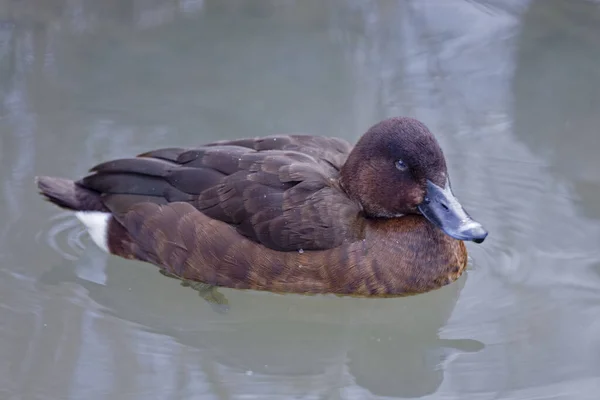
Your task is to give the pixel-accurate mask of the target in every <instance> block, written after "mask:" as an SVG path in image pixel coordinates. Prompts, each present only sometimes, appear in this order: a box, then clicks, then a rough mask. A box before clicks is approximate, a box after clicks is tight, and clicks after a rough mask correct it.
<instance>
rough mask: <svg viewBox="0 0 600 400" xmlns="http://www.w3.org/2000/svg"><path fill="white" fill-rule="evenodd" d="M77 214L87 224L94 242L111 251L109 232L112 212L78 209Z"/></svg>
mask: <svg viewBox="0 0 600 400" xmlns="http://www.w3.org/2000/svg"><path fill="white" fill-rule="evenodd" d="M75 216H76V217H77V218H78V219H79V220H80V221H81V223H83V225H85V227H86V228H87V230H88V233H89V234H90V236H91V237H92V240H93V241H94V243H96V245H97V246H98V247H100V248H101V249H102V250H104V251H106V252H107V253H109V251H108V240H107V239H108V238H107V233H108V221H110V217H111V214H110V213H105V212H100V211H77V212H76V213H75Z"/></svg>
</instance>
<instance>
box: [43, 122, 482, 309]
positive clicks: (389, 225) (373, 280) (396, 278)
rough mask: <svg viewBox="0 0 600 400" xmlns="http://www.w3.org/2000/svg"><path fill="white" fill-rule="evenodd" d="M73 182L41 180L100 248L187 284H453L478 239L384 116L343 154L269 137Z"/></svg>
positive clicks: (406, 138)
mask: <svg viewBox="0 0 600 400" xmlns="http://www.w3.org/2000/svg"><path fill="white" fill-rule="evenodd" d="M90 172H91V174H90V175H88V176H86V177H84V178H82V179H80V180H78V181H72V180H68V179H62V178H54V177H46V176H43V177H38V178H37V184H38V187H39V189H40V191H41V193H42V194H43V195H44V196H46V198H47V199H48V200H49V201H51V202H52V203H54V204H56V205H58V206H60V207H63V208H66V209H69V210H74V211H76V212H77V213H76V215H77V217H78V218H79V219H80V220H81V221H82V222H83V224H84V225H85V226H86V227H87V229H88V231H89V233H90V235H91V237H92V239H93V240H94V242H95V243H96V244H97V245H98V246H100V247H101V248H103V249H105V250H107V251H108V252H110V253H112V254H115V255H118V256H121V257H124V258H128V259H136V260H141V261H147V262H150V263H153V264H155V265H157V266H159V267H160V268H161V270H162V271H163V272H164V273H165V274H167V275H170V276H175V277H177V278H179V279H182V280H183V281H185V282H202V283H204V284H208V285H215V286H224V287H230V288H237V289H255V290H267V291H273V292H280V293H281V292H288V293H289V292H293V293H334V294H338V295H352V296H371V297H383V296H405V295H411V294H417V293H422V292H427V291H430V290H433V289H437V288H439V287H441V286H444V285H446V284H448V283H450V282H452V281H454V280H456V279H457V278H458V277H459V276H460V275H461V274H462V272H463V271H464V269H465V267H466V265H467V250H466V248H465V245H464V243H463V241H466V240H471V241H474V242H477V243H481V242H483V240H484V239H485V237H486V236H487V232H486V231H485V229H484V228H483V227H482V226H481V224H479V223H478V222H475V221H474V220H473V219H471V218H470V217H469V215H468V214H467V213H466V212H465V210H464V209H463V208H462V206H461V205H460V203H459V202H458V201H457V200H456V198H455V197H454V195H453V193H452V190H451V188H450V183H449V179H448V174H447V169H446V161H445V159H444V155H443V153H442V150H441V148H440V147H439V145H438V143H437V141H436V139H435V138H434V136H433V135H432V133H431V132H430V131H429V129H428V128H427V127H426V126H425V125H424V124H422V123H421V122H419V121H417V120H415V119H411V118H391V119H387V120H384V121H382V122H380V123H378V124H376V125H374V126H373V127H371V128H370V129H369V130H368V131H367V132H366V133H365V134H364V135H363V136H362V138H360V140H359V141H358V143H357V144H356V145H355V146H354V148H352V147H351V146H350V145H349V144H348V143H347V142H345V141H343V140H341V139H337V138H326V137H319V136H308V135H287V136H283V135H278V136H267V137H262V138H252V139H239V140H231V141H220V142H214V143H210V144H206V145H203V146H200V147H194V148H165V149H160V150H154V151H150V152H147V153H144V154H140V155H138V156H137V157H133V158H126V159H118V160H113V161H108V162H105V163H102V164H100V165H97V166H95V167H94V168H92V169H91V171H90Z"/></svg>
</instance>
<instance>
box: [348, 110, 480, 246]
mask: <svg viewBox="0 0 600 400" xmlns="http://www.w3.org/2000/svg"><path fill="white" fill-rule="evenodd" d="M340 182H341V184H342V187H343V188H344V190H346V192H347V193H348V195H349V196H350V197H352V198H354V199H356V200H357V201H359V202H360V203H361V205H362V207H363V209H364V211H365V213H366V214H367V216H369V217H372V218H394V217H399V216H401V215H406V214H422V215H423V216H424V217H425V218H427V220H429V221H430V222H431V223H432V224H434V225H435V226H437V227H439V228H440V229H441V230H442V231H444V232H445V233H446V234H447V235H449V236H451V237H453V238H455V239H459V240H471V241H473V242H476V243H481V242H483V240H484V239H485V238H486V236H487V231H486V230H485V229H484V228H483V226H482V225H481V224H480V223H479V222H476V221H474V220H473V219H472V218H471V217H470V216H469V214H467V212H466V211H465V210H464V208H463V207H462V205H461V204H460V203H459V202H458V200H457V199H456V197H455V196H454V194H453V193H452V189H451V187H450V180H449V177H448V170H447V168H446V160H445V158H444V153H443V152H442V149H441V148H440V146H439V144H438V142H437V140H436V139H435V137H434V136H433V134H432V133H431V132H430V131H429V129H428V128H427V127H426V126H425V125H424V124H423V123H421V122H419V121H417V120H415V119H412V118H390V119H386V120H384V121H381V122H379V123H378V124H376V125H374V126H372V127H371V128H370V129H369V130H368V131H367V132H366V133H365V134H364V135H363V136H362V137H361V138H360V140H359V141H358V143H357V144H356V146H355V147H354V149H353V150H352V152H351V153H350V155H349V156H348V159H347V160H346V163H345V164H344V166H343V167H342V170H341V176H340Z"/></svg>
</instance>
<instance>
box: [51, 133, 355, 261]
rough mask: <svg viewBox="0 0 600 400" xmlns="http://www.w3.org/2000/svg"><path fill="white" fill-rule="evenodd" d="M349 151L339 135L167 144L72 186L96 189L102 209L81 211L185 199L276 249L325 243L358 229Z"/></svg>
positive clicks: (125, 209)
mask: <svg viewBox="0 0 600 400" xmlns="http://www.w3.org/2000/svg"><path fill="white" fill-rule="evenodd" d="M350 150H351V146H350V145H349V144H348V143H347V142H345V141H343V140H341V139H337V138H325V137H317V136H308V135H286V136H269V137H263V138H254V139H240V140H232V141H220V142H214V143H210V144H207V145H203V146H200V147H197V148H165V149H159V150H154V151H150V152H147V153H143V154H140V155H138V156H137V157H132V158H125V159H118V160H112V161H108V162H105V163H102V164H99V165H97V166H95V167H93V168H92V169H91V172H92V173H91V174H90V175H88V176H86V177H84V178H83V179H81V180H79V181H77V182H75V186H76V188H82V189H84V190H87V191H89V193H92V194H97V195H98V196H99V202H100V203H101V208H103V209H97V210H96V209H93V210H84V211H109V212H110V213H111V214H112V215H113V216H114V217H115V219H116V220H117V221H119V220H122V219H124V218H125V217H126V216H127V214H128V213H131V212H135V209H136V206H139V205H140V204H144V203H151V204H156V205H160V206H167V205H169V204H172V203H177V202H185V203H188V204H190V205H191V206H193V207H194V208H195V209H197V210H199V211H200V212H202V213H203V214H204V215H206V216H207V217H209V218H211V219H214V220H216V221H220V222H224V223H226V224H228V225H230V226H232V227H233V228H235V230H236V231H237V232H238V233H239V234H241V235H242V236H244V237H246V238H248V239H250V240H252V241H254V242H256V243H260V244H262V245H264V246H266V247H268V248H271V249H274V250H279V251H292V250H300V249H304V250H316V249H328V248H333V247H336V246H338V245H340V244H341V243H342V242H344V241H345V240H348V239H354V238H356V236H357V235H359V232H358V231H357V230H359V229H360V227H358V226H356V224H354V221H355V220H356V219H357V216H358V213H359V211H360V207H359V205H358V204H357V203H356V202H354V201H353V200H351V199H349V198H348V197H347V196H346V194H345V193H344V192H343V190H341V188H340V187H339V185H338V177H339V170H340V168H341V166H342V165H343V164H344V162H345V160H346V158H347V156H348V153H349V151H350ZM42 179H53V178H42ZM43 183H44V182H42V184H43ZM47 186H51V185H47ZM42 191H43V192H44V190H43V188H42ZM44 194H46V195H47V196H48V197H50V198H52V196H51V195H52V193H47V192H45V193H44ZM55 197H56V196H55ZM63 203H68V201H67V202H64V201H63ZM63 205H64V204H63ZM66 205H67V208H73V209H78V208H79V209H81V207H77V205H73V206H72V207H68V206H69V205H68V204H66ZM94 207H95V208H100V207H98V206H97V205H94ZM168 209H169V208H168V207H161V208H158V210H160V211H159V212H170V211H168ZM161 221H163V223H168V221H169V220H168V219H166V220H165V219H163V220H161ZM148 223H149V224H150V223H151V221H149V222H148ZM165 240H167V239H165Z"/></svg>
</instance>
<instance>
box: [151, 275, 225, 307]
mask: <svg viewBox="0 0 600 400" xmlns="http://www.w3.org/2000/svg"><path fill="white" fill-rule="evenodd" d="M159 271H160V273H161V274H162V275H164V276H166V277H168V278H173V279H177V280H180V281H181V282H180V284H181V286H183V287H191V288H192V289H194V290H195V291H197V292H198V295H199V296H200V297H202V298H203V299H204V300H205V301H206V302H207V303H208V304H209V305H210V306H211V308H212V309H213V310H214V311H216V312H218V313H219V314H225V313H227V312H228V311H229V308H230V306H229V300H227V297H225V295H224V294H223V293H221V292H219V290H218V288H217V286H215V285H211V284H209V283H202V282H194V281H188V280H186V279H181V278H180V277H179V276H177V275H175V274H172V273H170V272H168V271H165V270H164V269H160V270H159Z"/></svg>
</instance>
